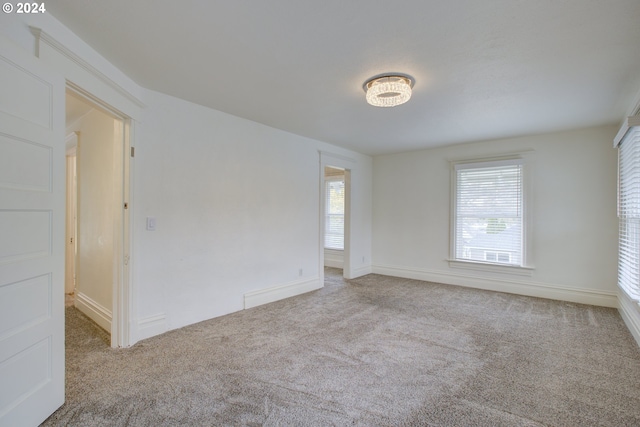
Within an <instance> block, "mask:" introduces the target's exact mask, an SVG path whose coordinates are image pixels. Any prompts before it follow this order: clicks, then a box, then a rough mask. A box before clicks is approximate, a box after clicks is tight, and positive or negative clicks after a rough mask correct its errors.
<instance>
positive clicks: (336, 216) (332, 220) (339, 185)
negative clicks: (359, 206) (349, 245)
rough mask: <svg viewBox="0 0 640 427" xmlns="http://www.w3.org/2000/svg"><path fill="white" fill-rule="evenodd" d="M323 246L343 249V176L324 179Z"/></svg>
mask: <svg viewBox="0 0 640 427" xmlns="http://www.w3.org/2000/svg"><path fill="white" fill-rule="evenodd" d="M325 194H326V197H327V199H326V202H325V225H324V247H325V248H326V249H338V250H343V249H344V177H340V178H339V179H331V178H327V180H326V181H325Z"/></svg>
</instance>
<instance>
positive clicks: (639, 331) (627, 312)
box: [618, 292, 640, 346]
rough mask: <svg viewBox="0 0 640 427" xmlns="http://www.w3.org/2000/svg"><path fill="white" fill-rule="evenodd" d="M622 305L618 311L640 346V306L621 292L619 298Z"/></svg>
mask: <svg viewBox="0 0 640 427" xmlns="http://www.w3.org/2000/svg"><path fill="white" fill-rule="evenodd" d="M618 300H619V302H620V305H619V307H618V311H619V312H620V316H621V317H622V320H624V323H625V324H626V325H627V328H628V329H629V332H631V335H633V338H635V340H636V342H637V343H638V345H639V346H640V306H639V305H638V304H637V303H634V302H633V301H631V300H630V299H629V298H628V297H627V296H626V295H624V294H623V293H622V292H620V295H619V298H618Z"/></svg>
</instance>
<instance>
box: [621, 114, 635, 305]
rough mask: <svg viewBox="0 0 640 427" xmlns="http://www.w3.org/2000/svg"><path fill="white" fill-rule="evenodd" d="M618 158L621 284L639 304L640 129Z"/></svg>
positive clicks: (628, 137) (629, 137)
mask: <svg viewBox="0 0 640 427" xmlns="http://www.w3.org/2000/svg"><path fill="white" fill-rule="evenodd" d="M618 156H619V162H618V169H619V170H618V174H619V177H618V179H619V186H618V217H619V227H620V236H619V243H618V245H619V246H618V284H619V286H620V288H622V290H623V291H624V292H626V293H627V295H628V296H629V297H630V298H631V299H633V300H634V301H640V128H637V127H636V128H631V130H630V131H629V133H628V134H627V135H626V136H625V138H624V139H623V140H622V142H621V143H620V146H619V150H618Z"/></svg>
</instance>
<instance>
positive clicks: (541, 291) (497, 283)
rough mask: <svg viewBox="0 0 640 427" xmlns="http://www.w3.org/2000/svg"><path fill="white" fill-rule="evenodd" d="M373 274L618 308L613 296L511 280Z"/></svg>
mask: <svg viewBox="0 0 640 427" xmlns="http://www.w3.org/2000/svg"><path fill="white" fill-rule="evenodd" d="M373 272H374V273H376V274H383V275H386V276H395V277H403V278H406V279H416V280H424V281H427V282H436V283H444V284H447V285H457V286H466V287H469V288H477V289H485V290H489V291H497V292H506V293H510V294H517V295H527V296H532V297H539V298H548V299H554V300H561V301H571V302H576V303H580V304H590V305H598V306H603V307H613V308H617V307H618V295H617V294H616V293H615V292H604V291H594V290H589V289H577V288H571V287H567V286H561V285H554V284H548V283H539V282H532V281H524V280H517V279H511V278H508V279H507V278H504V277H478V276H474V275H471V274H461V273H449V272H442V271H429V270H422V269H416V268H410V267H399V266H391V265H374V266H373Z"/></svg>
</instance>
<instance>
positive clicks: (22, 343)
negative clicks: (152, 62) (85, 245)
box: [0, 37, 65, 426]
mask: <svg viewBox="0 0 640 427" xmlns="http://www.w3.org/2000/svg"><path fill="white" fill-rule="evenodd" d="M64 84H65V83H64V80H63V78H62V77H61V76H58V75H56V74H54V73H52V72H50V71H47V69H45V67H44V66H43V65H42V64H41V62H40V61H39V60H38V59H36V58H35V57H33V56H31V55H29V54H28V53H27V52H25V51H23V50H21V49H19V48H18V47H16V46H15V45H13V44H12V43H11V42H9V41H8V40H7V39H6V38H2V37H0V426H34V425H38V424H39V423H40V422H42V421H43V420H44V419H46V418H47V417H48V416H49V415H50V414H51V413H52V412H54V411H55V410H56V409H57V408H58V407H60V405H62V404H63V403H64V247H65V245H64V234H65V198H64V191H65V188H64V187H65V147H64V96H65V94H64Z"/></svg>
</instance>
